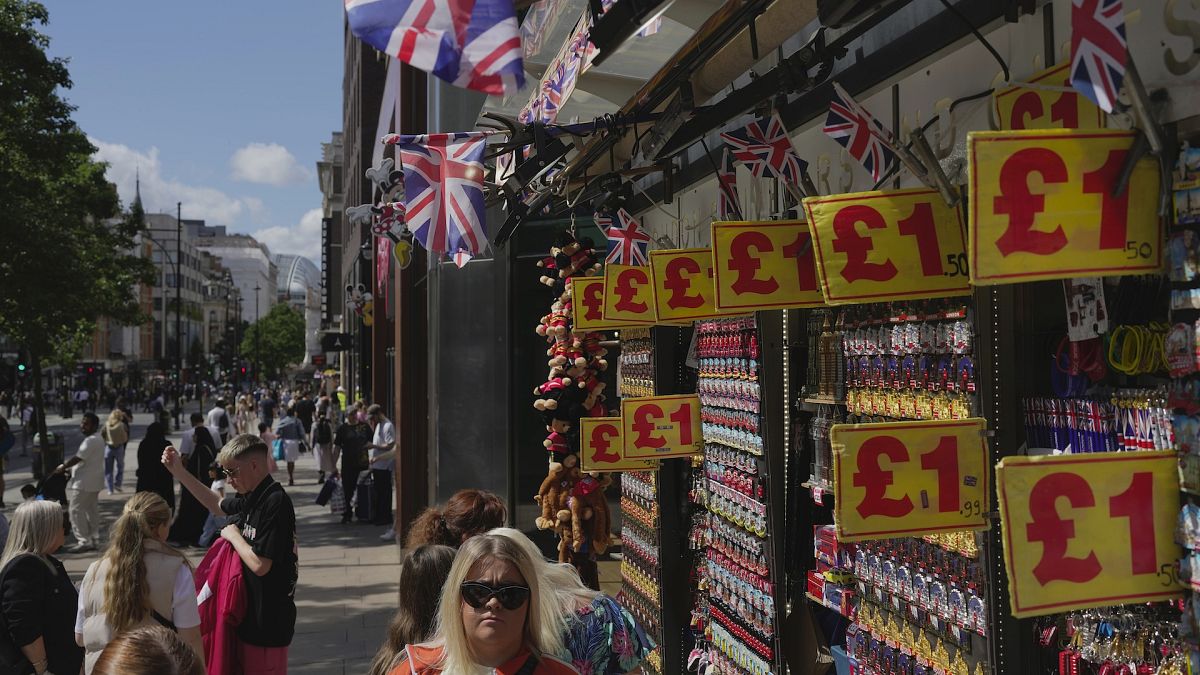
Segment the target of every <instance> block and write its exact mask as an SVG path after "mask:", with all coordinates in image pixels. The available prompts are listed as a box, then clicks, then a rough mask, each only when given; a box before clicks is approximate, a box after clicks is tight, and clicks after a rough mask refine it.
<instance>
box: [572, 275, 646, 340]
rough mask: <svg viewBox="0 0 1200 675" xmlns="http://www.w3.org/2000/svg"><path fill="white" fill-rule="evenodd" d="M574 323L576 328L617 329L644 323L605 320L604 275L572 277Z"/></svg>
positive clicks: (585, 329)
mask: <svg viewBox="0 0 1200 675" xmlns="http://www.w3.org/2000/svg"><path fill="white" fill-rule="evenodd" d="M571 309H572V311H573V312H574V315H573V317H572V319H573V321H574V323H573V324H572V325H573V326H574V328H575V329H576V330H584V331H587V330H616V329H619V328H630V327H636V326H645V325H646V324H644V323H633V322H621V321H605V320H604V277H572V278H571Z"/></svg>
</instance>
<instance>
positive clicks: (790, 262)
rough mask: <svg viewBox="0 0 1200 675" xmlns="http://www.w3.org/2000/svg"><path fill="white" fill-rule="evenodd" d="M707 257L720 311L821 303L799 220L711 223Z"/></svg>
mask: <svg viewBox="0 0 1200 675" xmlns="http://www.w3.org/2000/svg"><path fill="white" fill-rule="evenodd" d="M712 257H713V274H714V285H715V286H716V292H717V309H718V310H720V311H722V312H730V313H739V312H742V313H744V312H752V311H756V310H760V309H786V308H789V307H819V306H821V305H824V304H825V301H824V300H823V299H822V298H821V289H820V288H819V287H818V286H817V268H816V266H815V264H814V258H813V247H812V238H811V236H810V235H809V233H808V226H807V225H806V224H805V223H804V221H801V220H765V221H756V222H715V223H713V225H712Z"/></svg>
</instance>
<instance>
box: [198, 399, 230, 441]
mask: <svg viewBox="0 0 1200 675" xmlns="http://www.w3.org/2000/svg"><path fill="white" fill-rule="evenodd" d="M222 417H224V418H226V419H228V418H229V415H228V413H226V412H225V409H224V408H222V407H220V406H215V407H213V409H212V410H209V411H208V418H207V419H205V420H204V425H205V426H206V427H208V428H209V433H212V430H214V429H215V430H216V433H217V435H216V436H214V437H213V438H214V440H216V442H218V443H220V442H221V418H222ZM229 424H230V423H229V422H226V425H229ZM231 431H232V429H230V427H229V426H226V427H225V433H230V432H231Z"/></svg>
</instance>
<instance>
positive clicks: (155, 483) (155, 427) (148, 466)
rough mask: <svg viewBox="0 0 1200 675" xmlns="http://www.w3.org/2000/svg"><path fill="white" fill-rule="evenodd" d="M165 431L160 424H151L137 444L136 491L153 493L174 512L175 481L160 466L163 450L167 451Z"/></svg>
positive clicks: (168, 472) (169, 473)
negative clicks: (163, 500) (164, 501)
mask: <svg viewBox="0 0 1200 675" xmlns="http://www.w3.org/2000/svg"><path fill="white" fill-rule="evenodd" d="M168 445H170V443H168V442H167V434H166V429H165V427H163V424H162V422H151V423H150V426H148V427H146V437H145V438H143V439H142V442H141V443H138V468H137V491H138V492H153V493H155V494H157V495H158V496H160V497H162V498H163V499H165V500H166V501H167V506H169V507H171V510H172V511H174V510H175V479H174V478H172V477H171V472H170V471H167V469H166V467H164V466H163V465H162V461H161V460H162V454H163V450H166V449H167V446H168Z"/></svg>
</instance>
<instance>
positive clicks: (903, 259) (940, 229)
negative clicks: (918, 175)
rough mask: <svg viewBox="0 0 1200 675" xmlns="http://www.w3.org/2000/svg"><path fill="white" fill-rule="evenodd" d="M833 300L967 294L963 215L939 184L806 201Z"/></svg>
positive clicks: (826, 291)
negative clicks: (932, 187) (940, 191)
mask: <svg viewBox="0 0 1200 675" xmlns="http://www.w3.org/2000/svg"><path fill="white" fill-rule="evenodd" d="M804 209H805V211H807V213H808V226H809V229H810V230H811V232H812V236H813V241H814V242H816V251H817V272H818V274H819V276H820V279H821V291H822V292H823V293H824V296H825V302H827V303H828V304H831V305H840V304H846V303H861V302H883V301H887V300H901V299H917V298H941V297H946V296H951V295H967V294H969V293H970V292H971V284H970V282H969V281H968V274H967V253H966V242H965V241H964V239H963V229H964V228H963V222H962V216H960V215H959V211H958V209H957V208H953V207H950V206H947V205H946V202H945V200H943V199H942V197H941V196H940V195H939V194H938V192H937V191H936V190H930V189H928V188H918V189H912V190H883V191H876V192H860V193H856V194H847V195H835V196H831V197H809V198H807V199H805V200H804Z"/></svg>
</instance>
